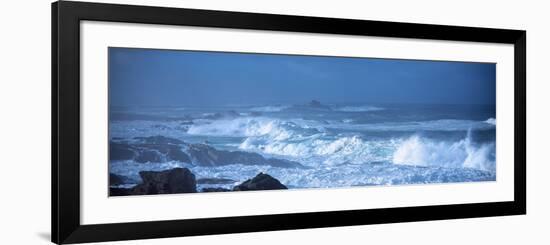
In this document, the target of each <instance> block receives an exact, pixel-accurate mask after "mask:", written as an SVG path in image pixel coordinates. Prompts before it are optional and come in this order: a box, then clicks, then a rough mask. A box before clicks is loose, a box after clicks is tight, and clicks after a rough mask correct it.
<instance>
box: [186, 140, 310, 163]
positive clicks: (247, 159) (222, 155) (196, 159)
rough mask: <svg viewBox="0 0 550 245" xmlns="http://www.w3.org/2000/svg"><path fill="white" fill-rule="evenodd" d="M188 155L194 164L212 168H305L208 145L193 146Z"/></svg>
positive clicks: (257, 155)
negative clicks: (242, 166) (243, 166)
mask: <svg viewBox="0 0 550 245" xmlns="http://www.w3.org/2000/svg"><path fill="white" fill-rule="evenodd" d="M187 153H188V154H189V155H190V156H191V160H192V162H193V164H196V165H198V166H207V167H208V166H210V167H212V166H221V165H229V164H243V165H270V166H273V167H280V168H304V166H303V165H301V164H300V163H297V162H293V161H289V160H284V159H277V158H265V157H263V156H262V155H260V154H258V153H254V152H244V151H224V150H217V149H216V148H214V147H212V146H209V145H206V144H191V145H189V148H188V149H187Z"/></svg>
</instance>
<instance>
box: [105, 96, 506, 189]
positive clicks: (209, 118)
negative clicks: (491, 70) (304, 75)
mask: <svg viewBox="0 0 550 245" xmlns="http://www.w3.org/2000/svg"><path fill="white" fill-rule="evenodd" d="M109 111H110V112H109V116H110V119H109V139H110V142H111V144H114V143H117V142H118V143H120V142H124V143H127V144H131V143H132V142H134V141H135V140H136V139H140V137H152V136H163V137H166V138H169V139H175V140H178V142H180V143H176V145H178V144H179V145H178V147H180V149H181V150H182V151H183V152H186V151H188V150H189V147H188V146H187V144H201V145H207V146H209V147H212V148H213V149H216V150H219V151H223V152H226V151H227V152H250V153H257V154H260V155H261V156H263V157H265V158H266V159H270V158H275V159H283V160H288V161H292V162H296V163H299V164H300V165H302V166H303V167H281V166H277V165H270V164H255V163H254V162H238V161H237V162H234V161H233V162H231V163H228V164H219V162H218V164H204V163H201V162H198V161H200V159H194V158H191V159H190V160H189V161H185V160H183V161H182V160H177V159H176V158H174V157H169V156H167V157H163V155H162V154H165V152H162V151H159V152H157V153H158V154H159V155H160V157H155V158H151V159H150V160H148V161H136V160H133V159H118V158H116V157H111V158H110V161H109V171H110V173H113V174H117V175H122V176H125V177H127V178H128V181H127V183H126V184H125V186H124V187H131V186H133V185H135V184H137V183H139V181H140V177H139V172H140V171H145V170H154V171H159V170H166V169H171V168H175V167H186V168H189V169H190V170H191V172H192V173H194V174H195V176H196V178H197V179H224V180H228V181H218V182H215V181H214V182H212V181H210V182H209V181H202V182H199V183H198V188H199V189H200V188H206V187H222V188H232V187H233V186H234V185H236V184H238V183H241V182H242V181H245V180H247V179H250V178H252V177H254V176H255V175H256V174H258V173H259V172H264V173H267V174H269V175H271V176H273V177H274V178H276V179H278V180H279V181H280V182H281V183H282V184H284V185H285V186H287V187H288V188H291V189H293V188H331V187H352V186H373V185H374V186H379V185H405V184H430V183H456V182H473V181H494V180H496V164H495V162H496V159H495V149H496V147H495V137H496V136H495V134H496V130H495V129H496V119H495V106H494V105H433V104H432V105H430V104H357V103H341V104H338V103H334V104H328V103H327V104H325V103H322V102H318V101H310V102H307V101H305V102H304V103H302V104H284V103H273V104H262V105H223V106H202V107H201V106H170V107H147V106H140V107H138V106H133V107H114V106H113V107H111V108H110V110H109ZM181 142H185V143H181ZM111 154H113V153H112V152H111ZM240 159H247V158H240ZM220 161H223V159H222V160H220ZM242 161H246V160H242Z"/></svg>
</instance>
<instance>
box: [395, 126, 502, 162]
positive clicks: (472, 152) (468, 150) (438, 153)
mask: <svg viewBox="0 0 550 245" xmlns="http://www.w3.org/2000/svg"><path fill="white" fill-rule="evenodd" d="M393 163H394V164H401V165H414V166H437V167H446V168H473V169H479V170H484V171H491V172H494V171H495V144H494V143H489V144H481V145H475V144H473V143H472V140H471V131H468V134H467V135H466V138H464V139H462V140H460V141H458V142H444V141H440V142H437V141H433V140H429V139H425V138H422V137H420V136H418V135H413V136H411V137H409V138H408V139H406V140H404V141H403V142H401V144H399V146H398V147H397V150H396V151H395V152H394V154H393Z"/></svg>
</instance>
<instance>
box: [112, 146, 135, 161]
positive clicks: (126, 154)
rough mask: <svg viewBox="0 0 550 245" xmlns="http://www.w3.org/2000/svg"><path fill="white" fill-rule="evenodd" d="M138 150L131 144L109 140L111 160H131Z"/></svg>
mask: <svg viewBox="0 0 550 245" xmlns="http://www.w3.org/2000/svg"><path fill="white" fill-rule="evenodd" d="M135 155H136V152H135V151H134V150H133V149H132V147H131V146H129V145H127V144H122V143H116V142H113V141H110V142H109V160H131V159H134V157H135Z"/></svg>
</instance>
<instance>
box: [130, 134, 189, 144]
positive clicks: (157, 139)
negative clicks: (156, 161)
mask: <svg viewBox="0 0 550 245" xmlns="http://www.w3.org/2000/svg"><path fill="white" fill-rule="evenodd" d="M134 139H136V140H140V141H141V142H142V143H145V144H157V145H159V144H173V145H180V144H183V143H185V142H183V141H181V140H178V139H174V138H168V137H165V136H160V135H157V136H149V137H134Z"/></svg>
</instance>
